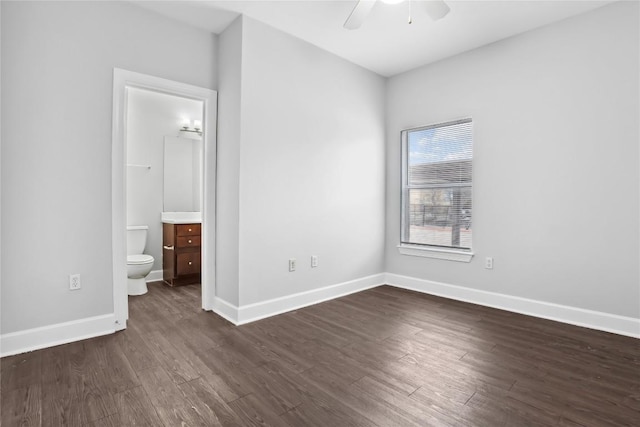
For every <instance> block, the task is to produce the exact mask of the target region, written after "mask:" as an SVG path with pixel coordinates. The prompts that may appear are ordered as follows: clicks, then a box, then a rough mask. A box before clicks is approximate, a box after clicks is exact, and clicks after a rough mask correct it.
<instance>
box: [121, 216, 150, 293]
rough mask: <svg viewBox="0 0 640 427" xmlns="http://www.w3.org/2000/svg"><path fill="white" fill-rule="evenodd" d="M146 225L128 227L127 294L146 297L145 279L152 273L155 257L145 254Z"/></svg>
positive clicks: (147, 228)
mask: <svg viewBox="0 0 640 427" xmlns="http://www.w3.org/2000/svg"><path fill="white" fill-rule="evenodd" d="M148 230H149V227H147V226H146V225H129V226H127V277H128V279H127V293H128V294H129V295H144V294H146V293H147V282H146V280H145V278H146V277H147V276H148V275H149V273H151V268H152V267H153V257H152V256H151V255H146V254H143V253H142V252H144V247H145V245H146V244H147V231H148Z"/></svg>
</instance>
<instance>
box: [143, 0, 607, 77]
mask: <svg viewBox="0 0 640 427" xmlns="http://www.w3.org/2000/svg"><path fill="white" fill-rule="evenodd" d="M446 1H447V4H448V5H449V7H450V8H451V12H450V13H449V14H448V15H447V16H446V17H444V18H443V19H441V20H439V21H431V20H430V19H429V17H428V16H427V15H426V13H425V12H424V5H423V4H421V3H423V1H421V0H413V1H409V0H406V1H404V2H403V3H401V4H398V5H389V4H385V3H382V2H380V1H378V2H377V3H376V5H375V6H374V8H373V10H372V11H371V13H370V15H369V16H368V17H367V19H366V21H365V22H364V24H363V25H362V27H361V28H360V29H358V30H346V29H344V28H343V27H342V25H343V24H344V21H345V20H346V19H347V17H348V16H349V13H351V10H352V9H353V7H354V6H355V4H356V1H355V0H337V1H335V0H334V1H329V0H324V1H323V0H300V1H273V0H252V1H244V0H236V1H229V0H226V1H223V0H213V1H204V0H203V1H135V3H137V4H139V5H140V6H142V7H144V8H147V9H151V10H154V11H156V12H159V13H161V14H163V15H166V16H170V17H173V18H175V19H178V20H180V21H183V22H186V23H189V24H191V25H193V26H196V27H199V28H202V29H206V30H208V31H211V32H213V33H216V34H219V33H220V32H222V31H223V30H224V29H225V28H226V27H227V25H228V24H230V23H231V22H232V21H233V20H234V19H235V18H236V17H237V16H238V15H239V14H245V15H246V16H249V17H251V18H253V19H256V20H258V21H261V22H263V23H265V24H268V25H271V26H273V27H275V28H278V29H280V30H281V31H284V32H286V33H289V34H291V35H294V36H296V37H299V38H301V39H303V40H306V41H308V42H309V43H312V44H314V45H316V46H319V47H321V48H322V49H325V50H327V51H329V52H332V53H334V54H335V55H338V56H340V57H342V58H345V59H347V60H349V61H351V62H354V63H356V64H358V65H361V66H362V67H364V68H367V69H369V70H371V71H374V72H376V73H378V74H380V75H382V76H392V75H395V74H399V73H402V72H404V71H408V70H410V69H413V68H416V67H419V66H421V65H426V64H428V63H431V62H435V61H438V60H440V59H443V58H447V57H449V56H453V55H456V54H458V53H461V52H465V51H468V50H471V49H474V48H477V47H479V46H483V45H486V44H489V43H492V42H495V41H498V40H501V39H504V38H507V37H511V36H513V35H516V34H519V33H523V32H525V31H529V30H531V29H534V28H537V27H541V26H544V25H547V24H550V23H552V22H556V21H559V20H562V19H565V18H568V17H570V16H574V15H578V14H580V13H584V12H587V11H589V10H592V9H596V8H598V7H601V6H603V5H605V4H608V3H611V2H612V1H613V0H593V1H592V0H589V1H582V0H563V1H560V0H554V1H543V0H533V1H531V0H529V1H527V0H503V1H484V0H476V1H460V0H446ZM410 7H411V8H412V9H413V12H412V14H411V16H412V19H413V23H412V24H410V25H409V24H408V23H407V18H408V16H409V8H410Z"/></svg>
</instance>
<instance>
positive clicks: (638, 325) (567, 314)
mask: <svg viewBox="0 0 640 427" xmlns="http://www.w3.org/2000/svg"><path fill="white" fill-rule="evenodd" d="M385 278H386V280H385V281H386V283H387V284H388V285H390V286H395V287H398V288H403V289H408V290H412V291H417V292H422V293H426V294H430V295H437V296H441V297H444V298H450V299H454V300H458V301H464V302H469V303H473V304H478V305H483V306H487V307H493V308H498V309H501V310H506V311H511V312H514V313H520V314H526V315H529V316H534V317H540V318H543V319H549V320H555V321H558V322H563V323H568V324H571V325H576V326H582V327H585V328H590V329H597V330H600V331H606V332H612V333H614V334H619V335H625V336H629V337H634V338H640V319H636V318H633V317H625V316H618V315H615V314H609V313H603V312H599V311H593V310H585V309H582V308H577V307H571V306H566V305H560V304H554V303H549V302H544V301H537V300H532V299H527V298H521V297H516V296H511V295H505V294H499V293H495V292H487V291H481V290H477V289H471V288H465V287H462V286H456V285H450V284H446V283H440V282H433V281H430V280H424V279H417V278H414V277H408V276H401V275H398V274H392V273H386V275H385Z"/></svg>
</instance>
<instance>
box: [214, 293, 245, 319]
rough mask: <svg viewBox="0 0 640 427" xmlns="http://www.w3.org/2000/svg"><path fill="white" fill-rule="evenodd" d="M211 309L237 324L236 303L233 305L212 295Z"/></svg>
mask: <svg viewBox="0 0 640 427" xmlns="http://www.w3.org/2000/svg"><path fill="white" fill-rule="evenodd" d="M211 311H213V312H214V313H216V314H217V315H218V316H220V317H222V318H223V319H226V320H228V321H229V322H231V323H233V324H234V325H237V324H238V306H236V305H233V304H231V303H229V302H227V301H225V300H223V299H221V298H218V297H214V298H213V307H211Z"/></svg>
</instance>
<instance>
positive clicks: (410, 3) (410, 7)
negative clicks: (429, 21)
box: [409, 0, 413, 24]
mask: <svg viewBox="0 0 640 427" xmlns="http://www.w3.org/2000/svg"><path fill="white" fill-rule="evenodd" d="M412 5H413V1H411V0H409V24H412V23H413V21H412V20H411V12H412Z"/></svg>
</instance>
